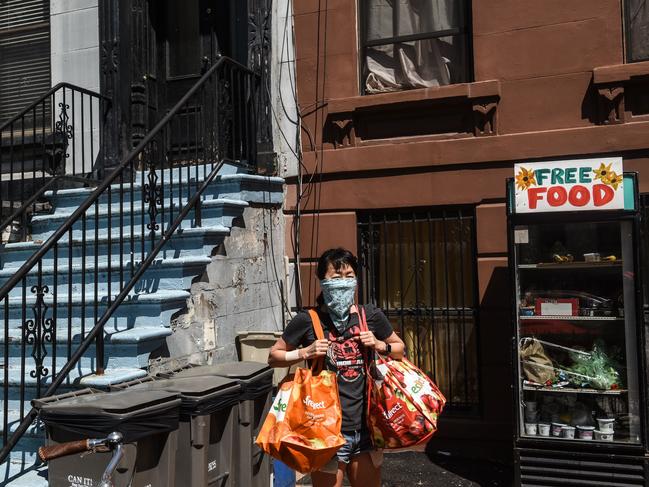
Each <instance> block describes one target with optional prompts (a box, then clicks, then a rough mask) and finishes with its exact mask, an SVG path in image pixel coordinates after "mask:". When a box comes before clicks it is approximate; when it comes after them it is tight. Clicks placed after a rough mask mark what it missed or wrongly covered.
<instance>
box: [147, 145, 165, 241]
mask: <svg viewBox="0 0 649 487" xmlns="http://www.w3.org/2000/svg"><path fill="white" fill-rule="evenodd" d="M151 145H152V148H149V147H147V149H145V151H144V158H145V164H146V167H147V169H148V174H147V181H148V182H147V183H146V184H145V185H144V191H143V197H144V203H145V204H147V205H148V208H147V213H148V214H149V223H147V224H146V227H147V229H149V230H151V232H156V231H158V230H159V229H160V225H159V224H158V222H157V217H158V213H160V210H158V207H159V206H162V186H161V185H160V184H158V173H157V172H156V164H155V154H156V153H157V151H156V150H155V149H156V147H155V146H156V141H152V143H151Z"/></svg>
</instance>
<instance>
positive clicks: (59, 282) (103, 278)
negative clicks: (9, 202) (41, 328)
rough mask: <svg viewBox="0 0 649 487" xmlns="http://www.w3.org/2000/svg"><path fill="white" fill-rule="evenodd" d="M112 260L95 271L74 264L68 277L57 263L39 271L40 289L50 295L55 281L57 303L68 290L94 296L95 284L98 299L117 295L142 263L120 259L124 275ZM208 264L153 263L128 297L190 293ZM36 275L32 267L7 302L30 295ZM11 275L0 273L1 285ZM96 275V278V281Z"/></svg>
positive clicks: (198, 260) (202, 260)
mask: <svg viewBox="0 0 649 487" xmlns="http://www.w3.org/2000/svg"><path fill="white" fill-rule="evenodd" d="M114 260H116V262H106V261H104V262H101V263H99V265H98V266H97V267H95V264H94V262H92V261H87V262H86V265H85V267H84V266H83V265H82V263H81V262H73V263H72V273H71V275H70V274H69V268H68V261H60V260H59V264H58V267H54V266H47V267H41V275H40V285H41V286H48V293H47V294H53V293H54V285H55V280H56V289H57V291H58V299H59V301H62V300H67V298H68V296H69V295H70V294H69V293H70V288H71V290H72V295H74V294H85V295H88V294H91V292H92V293H94V286H95V284H96V285H97V287H98V291H99V294H100V295H101V294H108V293H111V294H117V293H118V292H119V291H120V290H121V287H120V283H126V282H128V280H129V279H130V275H131V273H130V271H129V269H132V270H133V273H134V272H136V271H137V269H138V267H139V266H140V264H141V261H139V260H138V261H131V260H130V258H122V263H123V271H122V273H121V274H120V272H119V267H118V265H119V261H120V259H119V257H115V258H114ZM210 262H211V259H210V257H200V256H191V257H184V258H180V259H156V260H154V262H153V263H152V264H151V265H150V266H149V267H148V268H147V270H146V271H145V272H144V275H143V276H142V278H141V279H140V280H139V281H138V282H137V284H136V285H135V288H134V289H132V290H131V292H130V294H140V293H143V292H148V293H151V292H155V291H158V290H165V291H166V290H179V289H189V288H190V286H191V283H192V281H193V279H194V278H196V276H198V275H200V274H202V273H203V272H204V270H205V267H206V266H207V265H208V264H209V263H210ZM37 271H38V267H35V268H34V269H32V271H30V272H29V274H27V276H26V277H25V280H24V283H23V282H22V281H21V282H20V283H19V284H17V285H16V286H14V287H13V289H12V290H11V291H10V292H9V298H10V299H11V298H12V297H20V296H22V294H23V286H24V287H25V288H26V291H25V294H33V292H32V286H37V285H39V276H38V273H37ZM14 273H15V270H14V269H11V268H9V269H2V270H0V285H2V284H4V283H5V282H6V281H7V280H8V279H10V278H11V277H12V276H13V275H14ZM95 275H96V276H97V278H96V279H95ZM70 281H71V282H70ZM95 281H96V282H95ZM84 282H85V285H84ZM93 297H94V296H93Z"/></svg>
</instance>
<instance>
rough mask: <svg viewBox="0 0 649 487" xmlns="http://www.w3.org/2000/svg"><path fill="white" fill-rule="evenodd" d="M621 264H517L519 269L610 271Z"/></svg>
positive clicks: (620, 262)
mask: <svg viewBox="0 0 649 487" xmlns="http://www.w3.org/2000/svg"><path fill="white" fill-rule="evenodd" d="M622 264H623V262H622V261H621V260H616V261H615V262H563V263H557V262H541V263H539V264H518V268H519V269H573V270H574V269H611V268H616V267H622Z"/></svg>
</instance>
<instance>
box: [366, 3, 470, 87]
mask: <svg viewBox="0 0 649 487" xmlns="http://www.w3.org/2000/svg"><path fill="white" fill-rule="evenodd" d="M360 5H361V15H360V18H361V23H362V25H361V33H362V34H361V35H362V46H361V47H362V58H363V67H362V80H363V91H364V92H365V93H380V92H386V91H395V90H404V89H411V88H427V87H431V86H441V85H448V84H452V83H464V82H467V81H470V79H469V64H470V63H469V36H468V35H467V31H466V26H467V25H469V22H468V17H469V15H468V0H361V2H360Z"/></svg>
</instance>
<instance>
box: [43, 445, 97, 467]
mask: <svg viewBox="0 0 649 487" xmlns="http://www.w3.org/2000/svg"><path fill="white" fill-rule="evenodd" d="M90 450H92V446H90V440H78V441H69V442H67V443H61V444H60V445H51V446H41V447H40V448H39V449H38V457H39V458H40V459H41V460H42V461H44V462H47V461H49V460H54V459H55V458H60V457H64V456H66V455H73V454H75V453H82V452H85V451H90Z"/></svg>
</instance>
